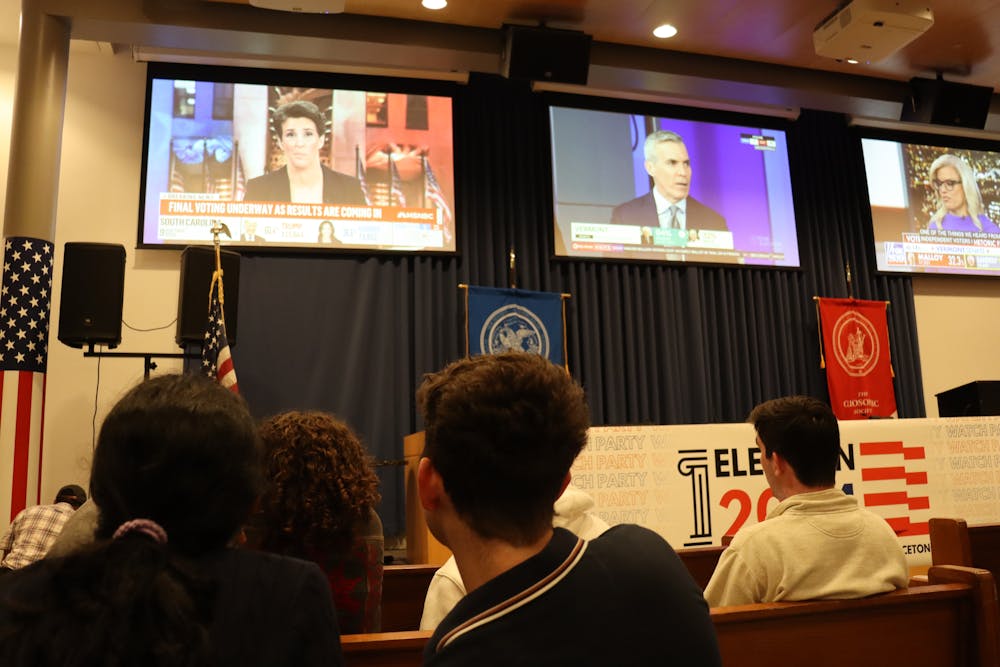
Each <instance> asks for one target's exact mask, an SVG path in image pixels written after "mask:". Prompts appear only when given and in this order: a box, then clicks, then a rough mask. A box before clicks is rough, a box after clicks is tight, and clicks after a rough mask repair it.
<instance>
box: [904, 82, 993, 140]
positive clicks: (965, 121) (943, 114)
mask: <svg viewBox="0 0 1000 667" xmlns="http://www.w3.org/2000/svg"><path fill="white" fill-rule="evenodd" d="M992 101H993V89H992V88H990V87H989V86H971V85H969V84H966V83H955V82H954V81H945V80H944V79H921V78H919V77H918V78H914V79H910V97H909V98H907V99H905V100H903V109H902V113H901V114H900V117H899V119H900V120H903V121H909V122H913V123H931V124H935V125H952V126H955V127H969V128H974V129H977V130H981V129H983V128H984V127H986V118H987V116H989V113H990V104H991V103H992Z"/></svg>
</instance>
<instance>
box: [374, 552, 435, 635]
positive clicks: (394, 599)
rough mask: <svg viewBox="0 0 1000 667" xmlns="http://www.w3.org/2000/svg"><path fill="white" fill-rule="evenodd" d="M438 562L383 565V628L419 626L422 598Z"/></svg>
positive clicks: (422, 611) (394, 628) (414, 627)
mask: <svg viewBox="0 0 1000 667" xmlns="http://www.w3.org/2000/svg"><path fill="white" fill-rule="evenodd" d="M437 569H438V566H437V565H386V566H385V567H384V568H383V569H382V631H383V632H400V631H404V630H416V629H417V628H419V627H420V617H421V616H422V615H423V613H424V598H425V597H427V587H428V586H430V583H431V579H432V578H433V577H434V573H435V572H437Z"/></svg>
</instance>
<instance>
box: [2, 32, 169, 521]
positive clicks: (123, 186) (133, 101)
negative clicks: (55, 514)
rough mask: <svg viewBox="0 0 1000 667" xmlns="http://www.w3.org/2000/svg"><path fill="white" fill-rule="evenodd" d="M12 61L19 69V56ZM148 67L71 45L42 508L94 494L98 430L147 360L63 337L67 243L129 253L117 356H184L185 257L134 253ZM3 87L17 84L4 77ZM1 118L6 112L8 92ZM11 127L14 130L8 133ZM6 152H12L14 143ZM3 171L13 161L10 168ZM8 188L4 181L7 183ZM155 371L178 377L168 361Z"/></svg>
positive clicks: (93, 48) (138, 377)
mask: <svg viewBox="0 0 1000 667" xmlns="http://www.w3.org/2000/svg"><path fill="white" fill-rule="evenodd" d="M8 62H12V63H13V62H16V54H15V57H13V58H10V59H8ZM145 77H146V68H145V65H143V64H138V63H134V62H132V59H131V57H130V55H129V54H128V53H122V54H119V55H116V56H112V55H110V53H99V52H98V51H97V49H96V46H95V45H94V44H93V43H89V44H86V43H76V42H74V45H73V48H72V50H71V56H70V67H69V82H68V89H67V99H66V110H65V123H64V129H63V139H62V157H61V165H60V174H59V184H60V185H59V199H58V212H57V218H56V236H55V243H56V258H55V272H54V275H53V304H52V319H51V322H52V328H51V329H50V332H49V365H48V382H47V388H46V405H45V426H44V428H45V433H44V437H45V441H44V445H43V461H42V489H41V492H42V501H43V502H49V501H50V500H49V499H51V498H52V497H54V496H55V493H56V491H57V490H58V489H59V487H60V486H62V485H63V484H68V483H77V484H81V485H83V486H84V487H86V486H87V479H88V477H89V470H90V457H91V452H92V447H93V440H94V429H95V428H99V426H100V423H101V420H102V418H103V416H104V415H105V414H106V412H107V410H108V409H109V408H110V407H111V405H113V404H114V402H115V401H116V400H117V398H118V397H119V396H120V395H121V393H122V392H123V391H124V390H126V389H127V388H128V387H130V386H131V385H133V384H134V383H136V382H138V381H139V380H141V379H142V374H143V360H142V359H113V358H107V359H103V360H98V359H96V358H84V356H83V351H82V350H79V349H74V348H70V347H67V346H66V345H63V344H62V343H60V342H59V341H58V340H57V338H56V334H57V326H56V325H57V323H58V321H59V312H60V309H61V306H62V303H61V285H62V267H63V259H62V257H63V249H64V246H65V243H66V242H67V241H91V242H101V243H120V244H122V245H124V246H125V248H126V253H127V259H126V279H125V305H124V311H123V319H124V321H125V322H127V323H128V324H129V325H131V326H132V327H135V328H138V329H152V328H156V327H162V329H161V330H158V331H154V332H149V333H143V332H136V331H132V330H129V329H127V328H125V329H123V332H122V345H121V346H120V347H119V348H117V349H116V350H115V351H116V352H120V351H130V352H149V351H156V352H179V351H180V349H179V348H178V347H177V345H176V343H174V325H173V324H172V321H173V320H174V318H175V317H176V314H177V292H178V281H179V275H178V274H179V265H180V255H179V252H178V251H152V250H135V243H136V230H137V226H138V219H137V216H138V211H139V174H140V162H141V157H142V123H143V104H144V95H145ZM3 78H4V81H3V82H2V84H3V85H5V86H6V85H7V84H8V83H9V81H8V79H11V78H12V75H10V74H8V73H6V72H5V73H4V77H3ZM4 92H6V93H7V95H6V99H7V101H8V103H7V104H5V105H4V111H5V112H7V113H9V110H10V106H11V104H10V101H11V100H12V94H11V91H7V90H6V89H4ZM8 127H9V124H8ZM2 140H3V141H5V142H7V143H5V144H4V146H3V151H4V153H5V154H6V153H7V152H8V151H9V141H8V140H9V137H3V139H2ZM3 164H4V166H6V160H3ZM4 183H6V176H4ZM157 363H158V371H157V372H164V371H172V370H179V369H180V367H181V365H180V362H179V361H176V360H161V361H159V362H157Z"/></svg>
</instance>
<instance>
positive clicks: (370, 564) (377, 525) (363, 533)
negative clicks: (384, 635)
mask: <svg viewBox="0 0 1000 667" xmlns="http://www.w3.org/2000/svg"><path fill="white" fill-rule="evenodd" d="M260 434H261V438H262V439H263V441H264V477H265V479H266V482H265V490H264V494H263V495H262V497H261V501H260V509H259V513H258V514H257V515H256V516H255V517H254V520H253V521H251V525H250V526H249V527H248V529H247V539H248V546H250V547H253V548H259V549H263V550H265V551H272V552H275V553H280V554H284V555H286V556H295V557H297V558H302V559H305V560H311V561H313V562H314V563H316V564H317V565H319V567H320V568H321V569H322V570H323V572H325V573H326V577H327V580H328V581H329V584H330V590H331V591H332V593H333V601H334V604H335V606H336V608H337V615H338V619H339V626H340V631H341V632H342V633H345V634H347V633H358V632H378V631H379V630H380V629H381V617H382V559H383V551H384V548H383V547H384V538H383V535H382V521H381V520H380V519H379V516H378V514H377V513H376V512H375V507H376V505H378V503H379V500H380V496H379V492H378V484H379V481H378V477H377V476H376V475H375V470H374V468H373V467H372V462H371V460H370V459H369V457H368V455H367V454H366V453H365V449H364V446H363V445H362V444H361V441H360V440H358V437H357V436H356V435H355V434H354V432H353V431H352V430H351V429H350V427H349V426H348V425H347V424H345V423H344V422H342V421H339V420H338V419H336V418H335V417H333V416H332V415H329V414H326V413H324V412H286V413H284V414H280V415H277V416H275V417H271V418H270V419H267V420H265V421H264V423H263V424H261V426H260Z"/></svg>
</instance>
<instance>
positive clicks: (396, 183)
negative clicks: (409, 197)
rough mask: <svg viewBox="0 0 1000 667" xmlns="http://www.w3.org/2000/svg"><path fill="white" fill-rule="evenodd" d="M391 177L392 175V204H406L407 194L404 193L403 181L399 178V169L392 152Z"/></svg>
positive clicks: (390, 156) (390, 157)
mask: <svg viewBox="0 0 1000 667" xmlns="http://www.w3.org/2000/svg"><path fill="white" fill-rule="evenodd" d="M389 177H390V184H391V185H390V189H391V194H390V195H389V197H390V201H389V203H390V205H395V206H406V196H405V195H404V194H403V181H402V179H400V178H399V171H398V170H397V169H396V163H395V161H393V159H392V153H390V154H389Z"/></svg>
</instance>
